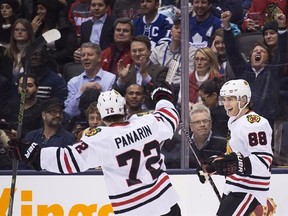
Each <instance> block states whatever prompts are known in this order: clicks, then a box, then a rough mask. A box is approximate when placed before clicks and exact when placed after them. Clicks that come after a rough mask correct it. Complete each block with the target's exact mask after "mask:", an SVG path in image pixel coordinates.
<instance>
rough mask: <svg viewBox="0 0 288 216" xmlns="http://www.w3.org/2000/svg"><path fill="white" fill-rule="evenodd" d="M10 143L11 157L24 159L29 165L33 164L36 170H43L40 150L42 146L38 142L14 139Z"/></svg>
mask: <svg viewBox="0 0 288 216" xmlns="http://www.w3.org/2000/svg"><path fill="white" fill-rule="evenodd" d="M8 144H9V157H10V158H11V159H14V160H18V161H24V162H25V163H26V164H27V166H32V167H33V168H34V169H35V170H41V169H42V168H41V166H40V151H41V147H39V145H38V144H37V143H29V142H26V141H25V140H21V139H12V140H10V141H9V142H8Z"/></svg>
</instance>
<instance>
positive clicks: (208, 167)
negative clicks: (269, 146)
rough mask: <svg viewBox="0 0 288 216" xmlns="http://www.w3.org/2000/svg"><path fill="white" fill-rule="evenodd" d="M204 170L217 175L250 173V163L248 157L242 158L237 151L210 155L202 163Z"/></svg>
mask: <svg viewBox="0 0 288 216" xmlns="http://www.w3.org/2000/svg"><path fill="white" fill-rule="evenodd" d="M204 164H205V165H204V167H205V171H206V172H208V173H215V174H218V175H224V176H228V175H232V174H235V173H238V174H251V164H250V160H249V158H244V157H243V155H242V154H241V153H239V152H237V153H235V152H232V153H231V154H228V155H223V156H219V157H211V158H210V160H209V161H207V162H206V163H204Z"/></svg>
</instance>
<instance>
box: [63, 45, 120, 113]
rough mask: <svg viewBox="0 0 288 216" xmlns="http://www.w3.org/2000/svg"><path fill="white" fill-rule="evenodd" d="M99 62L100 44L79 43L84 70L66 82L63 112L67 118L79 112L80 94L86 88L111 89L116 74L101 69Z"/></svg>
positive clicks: (103, 90)
mask: <svg viewBox="0 0 288 216" xmlns="http://www.w3.org/2000/svg"><path fill="white" fill-rule="evenodd" d="M100 62H101V49H100V46H99V45H98V44H94V43H91V42H87V43H83V44H82V45H81V63H82V65H83V67H84V72H83V73H81V74H80V75H79V76H76V77H73V78H72V79H71V80H70V81H69V82H68V97H67V99H66V100H65V113H66V114H67V115H68V118H72V117H73V116H76V115H78V114H80V110H79V101H80V96H81V95H82V93H83V92H85V91H86V90H87V89H89V88H93V89H98V90H99V91H101V92H105V91H108V90H111V89H112V85H113V84H114V82H115V77H116V76H115V75H114V74H112V73H110V72H108V71H105V70H103V69H102V67H101V63H100Z"/></svg>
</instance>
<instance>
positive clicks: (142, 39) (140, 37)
mask: <svg viewBox="0 0 288 216" xmlns="http://www.w3.org/2000/svg"><path fill="white" fill-rule="evenodd" d="M133 41H137V42H142V43H144V44H145V45H146V47H147V48H148V50H151V42H150V39H149V38H148V37H147V36H146V35H137V36H135V37H134V38H132V42H133ZM132 42H131V43H132Z"/></svg>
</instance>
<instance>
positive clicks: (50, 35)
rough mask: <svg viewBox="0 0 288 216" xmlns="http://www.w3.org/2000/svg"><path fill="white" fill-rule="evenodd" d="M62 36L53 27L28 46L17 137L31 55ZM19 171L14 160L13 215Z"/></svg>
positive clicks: (11, 207) (11, 194)
mask: <svg viewBox="0 0 288 216" xmlns="http://www.w3.org/2000/svg"><path fill="white" fill-rule="evenodd" d="M60 37H61V34H60V32H59V31H58V30H57V29H52V30H50V31H47V32H45V33H44V34H42V35H41V36H40V37H39V38H37V39H36V40H35V41H34V42H33V43H32V44H31V46H30V47H28V48H27V51H26V55H25V62H24V76H23V86H22V91H21V94H20V104H19V113H18V126H17V138H18V139H19V138H21V134H22V125H23V117H24V105H25V97H26V89H27V78H28V74H29V67H30V60H31V57H32V55H33V53H34V52H35V51H36V50H37V49H39V48H41V47H43V46H44V45H45V44H47V43H51V42H53V41H55V40H58V39H59V38H60ZM17 172H18V161H17V160H13V162H12V181H11V189H10V198H9V207H8V216H12V213H13V203H14V193H15V187H16V178H17Z"/></svg>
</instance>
